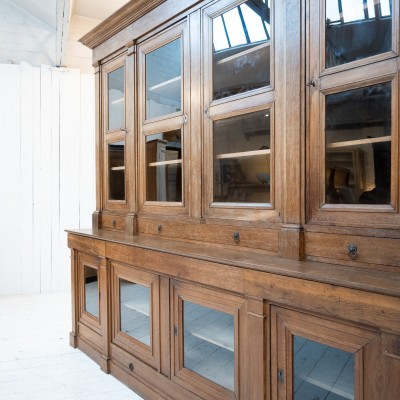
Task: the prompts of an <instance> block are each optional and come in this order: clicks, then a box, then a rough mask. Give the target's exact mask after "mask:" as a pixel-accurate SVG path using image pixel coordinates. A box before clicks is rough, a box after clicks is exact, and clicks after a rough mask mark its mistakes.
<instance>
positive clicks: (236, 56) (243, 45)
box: [213, 0, 271, 99]
mask: <svg viewBox="0 0 400 400" xmlns="http://www.w3.org/2000/svg"><path fill="white" fill-rule="evenodd" d="M270 16H271V9H270V6H269V2H268V4H266V3H265V2H264V3H261V2H257V4H256V3H255V2H254V1H252V0H249V1H246V2H245V3H243V4H241V5H239V6H237V7H235V8H233V9H231V10H229V11H227V12H225V13H224V14H222V15H219V16H218V17H216V18H214V19H213V47H214V53H213V91H214V94H213V98H214V99H220V98H223V97H227V96H231V95H234V94H237V93H243V92H247V91H249V90H253V89H257V88H260V87H263V86H268V85H269V84H270V47H269V44H270V32H271V30H270V24H271V21H270V20H271V17H270Z"/></svg>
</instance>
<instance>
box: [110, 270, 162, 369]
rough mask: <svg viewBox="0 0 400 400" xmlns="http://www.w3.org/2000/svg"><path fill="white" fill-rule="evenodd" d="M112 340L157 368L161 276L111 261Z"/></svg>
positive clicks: (158, 358) (158, 362) (158, 361)
mask: <svg viewBox="0 0 400 400" xmlns="http://www.w3.org/2000/svg"><path fill="white" fill-rule="evenodd" d="M111 298H112V316H113V318H112V342H113V343H114V344H115V345H116V346H118V347H120V348H122V349H124V350H125V351H127V352H128V353H130V354H133V355H135V356H136V357H137V358H139V359H141V360H142V361H144V362H146V363H147V364H149V365H151V366H152V367H154V368H156V369H158V368H159V364H160V339H159V338H160V335H159V314H160V313H159V277H158V275H156V274H152V273H149V272H146V271H142V270H140V269H137V268H134V267H132V266H127V265H123V264H119V263H116V262H111Z"/></svg>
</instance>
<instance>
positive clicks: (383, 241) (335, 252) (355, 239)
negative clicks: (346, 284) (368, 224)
mask: <svg viewBox="0 0 400 400" xmlns="http://www.w3.org/2000/svg"><path fill="white" fill-rule="evenodd" d="M352 245H353V246H355V248H356V252H354V254H351V252H350V250H351V246H352ZM355 248H354V250H355ZM305 254H306V256H307V258H309V259H313V260H321V261H324V260H329V262H339V263H341V264H342V263H351V264H353V265H359V266H363V264H373V265H378V266H383V267H384V266H389V267H400V239H391V238H378V237H368V236H355V235H338V234H328V233H316V232H306V233H305Z"/></svg>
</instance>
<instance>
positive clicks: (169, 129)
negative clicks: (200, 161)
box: [138, 21, 190, 215]
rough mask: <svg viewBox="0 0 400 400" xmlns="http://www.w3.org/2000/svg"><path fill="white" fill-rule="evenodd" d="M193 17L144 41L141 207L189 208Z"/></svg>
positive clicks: (168, 211) (150, 209) (141, 64)
mask: <svg viewBox="0 0 400 400" xmlns="http://www.w3.org/2000/svg"><path fill="white" fill-rule="evenodd" d="M188 39H189V37H188V27H187V22H186V21H185V22H183V23H181V24H179V25H177V26H175V27H173V28H171V29H168V30H165V31H164V32H163V33H162V34H160V35H156V36H155V37H153V38H151V39H149V40H147V41H145V42H143V43H142V44H140V45H139V46H138V54H139V58H138V62H139V64H138V67H139V76H140V77H141V78H142V79H141V80H139V125H140V127H139V146H140V154H139V158H140V159H139V170H140V173H139V206H140V208H141V209H143V210H144V211H148V212H153V213H162V214H169V215H176V214H182V213H185V212H186V210H187V207H188V198H187V196H188V195H189V192H190V191H189V176H190V172H189V169H188V168H186V165H185V160H186V159H188V157H189V152H190V147H189V146H188V144H189V143H190V120H189V117H190V112H189V111H190V95H189V94H190V91H189V90H188V88H189V83H190V68H189V67H188V66H189V65H190V51H189V40H188Z"/></svg>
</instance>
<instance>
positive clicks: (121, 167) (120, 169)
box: [111, 165, 125, 171]
mask: <svg viewBox="0 0 400 400" xmlns="http://www.w3.org/2000/svg"><path fill="white" fill-rule="evenodd" d="M111 171H125V165H122V166H120V167H111Z"/></svg>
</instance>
